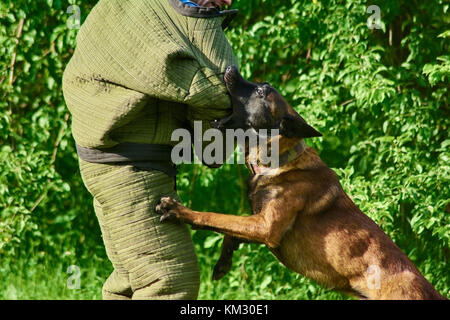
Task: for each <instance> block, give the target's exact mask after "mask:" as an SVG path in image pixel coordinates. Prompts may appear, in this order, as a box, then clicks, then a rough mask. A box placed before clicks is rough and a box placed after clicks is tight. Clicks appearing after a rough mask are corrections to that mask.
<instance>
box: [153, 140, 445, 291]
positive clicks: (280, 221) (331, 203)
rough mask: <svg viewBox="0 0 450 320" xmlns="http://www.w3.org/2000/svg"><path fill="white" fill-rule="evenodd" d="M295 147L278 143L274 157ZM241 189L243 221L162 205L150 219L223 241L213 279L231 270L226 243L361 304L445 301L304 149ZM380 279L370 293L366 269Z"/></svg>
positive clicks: (164, 202) (171, 202)
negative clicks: (261, 248) (243, 245)
mask: <svg viewBox="0 0 450 320" xmlns="http://www.w3.org/2000/svg"><path fill="white" fill-rule="evenodd" d="M299 140H300V139H297V138H285V137H281V138H280V140H279V141H280V153H281V152H283V151H284V150H288V149H289V148H291V147H292V146H293V145H294V144H295V143H298V142H299ZM271 170H272V172H270V174H265V175H255V176H253V177H252V178H251V179H250V181H249V198H250V203H251V207H252V211H253V213H254V214H253V215H250V216H245V217H243V216H237V215H228V214H219V213H212V212H198V211H193V210H191V209H189V208H186V207H184V206H183V205H181V204H180V203H178V202H176V201H174V200H172V199H170V198H163V199H161V203H160V204H159V205H158V207H157V211H158V212H159V213H161V214H163V218H164V219H165V218H167V217H169V216H173V217H176V218H177V219H179V220H181V221H184V222H187V223H190V224H192V225H195V226H196V227H200V228H206V229H211V230H214V231H217V232H221V233H224V234H225V235H226V236H225V239H224V245H223V249H222V255H221V258H220V259H219V263H218V264H217V265H216V270H215V272H216V277H217V278H220V277H221V276H223V274H224V273H226V272H227V271H228V270H229V268H230V267H231V256H232V254H233V250H235V249H236V248H237V242H236V241H235V239H234V238H239V239H243V240H245V241H250V242H259V243H264V244H266V245H267V246H268V247H269V248H270V250H271V251H272V252H273V254H274V255H275V256H276V257H277V258H278V259H279V260H280V261H281V262H282V263H283V264H284V265H285V266H286V267H288V268H289V269H291V270H294V271H296V272H298V273H300V274H302V275H304V276H306V277H308V278H311V279H313V280H315V281H317V282H319V283H321V284H323V285H325V286H327V287H329V288H333V289H336V290H339V291H342V292H346V293H350V294H352V295H354V296H356V297H359V298H368V299H445V298H444V297H443V296H442V295H440V294H439V293H438V292H437V291H436V290H435V289H434V288H433V287H432V286H431V284H430V283H429V282H428V281H427V280H426V279H425V278H424V277H423V276H422V274H421V273H420V272H419V271H418V270H417V268H416V267H415V266H414V265H413V263H412V262H411V261H410V260H409V259H408V257H407V256H406V255H405V254H404V253H403V252H402V251H401V250H400V249H399V248H398V247H397V246H396V245H395V244H394V242H393V241H392V240H391V239H390V238H389V237H388V236H387V235H386V234H385V233H384V232H383V231H382V230H381V229H380V228H379V227H378V226H377V225H376V224H375V222H373V221H372V220H371V219H370V218H369V217H368V216H366V215H365V214H363V213H362V212H361V211H360V210H359V208H358V207H357V206H356V205H355V204H354V203H353V201H352V200H351V199H350V198H349V197H348V196H347V194H346V193H345V192H344V190H343V189H342V187H341V184H340V183H339V180H338V178H337V176H336V174H335V173H334V171H333V170H331V169H330V168H328V167H327V166H326V165H325V164H324V163H323V162H322V160H321V159H320V158H319V156H318V155H317V153H316V151H315V150H314V149H312V148H306V150H305V151H304V152H303V153H302V154H301V156H300V157H298V158H297V159H295V160H294V161H291V162H289V163H288V164H286V165H284V166H282V167H280V168H278V169H271ZM371 266H376V268H378V270H379V271H380V273H379V275H380V278H379V279H380V281H379V287H377V286H376V285H370V284H371V282H369V281H370V280H371V279H372V278H371V273H369V268H371Z"/></svg>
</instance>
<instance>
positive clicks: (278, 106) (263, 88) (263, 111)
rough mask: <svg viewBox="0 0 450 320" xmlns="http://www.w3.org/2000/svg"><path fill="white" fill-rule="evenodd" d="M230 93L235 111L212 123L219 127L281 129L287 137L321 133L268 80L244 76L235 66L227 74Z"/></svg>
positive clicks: (229, 68)
mask: <svg viewBox="0 0 450 320" xmlns="http://www.w3.org/2000/svg"><path fill="white" fill-rule="evenodd" d="M224 81H225V85H226V86H227V89H228V92H229V94H230V96H231V101H232V104H233V113H232V114H231V115H230V116H228V117H226V118H223V119H220V120H218V121H213V122H212V123H211V125H212V127H214V128H218V129H238V128H241V129H244V130H246V129H249V128H253V129H255V130H259V129H279V130H280V134H281V135H283V136H286V137H288V138H293V137H297V138H309V137H319V136H321V135H322V134H321V133H319V132H318V131H317V130H315V129H314V128H313V127H311V126H310V125H308V124H307V123H306V121H305V120H304V119H303V118H302V117H301V116H300V115H299V114H298V113H297V112H295V110H294V109H292V107H290V106H289V104H288V103H287V102H286V101H285V100H284V99H283V97H282V96H281V95H280V94H279V93H278V92H277V91H276V90H275V89H274V88H273V87H272V86H271V85H270V84H269V83H267V82H264V83H253V82H249V81H247V80H245V79H244V78H243V77H242V76H241V75H240V73H239V71H238V70H237V68H236V67H235V66H229V67H228V68H227V69H226V71H225V75H224Z"/></svg>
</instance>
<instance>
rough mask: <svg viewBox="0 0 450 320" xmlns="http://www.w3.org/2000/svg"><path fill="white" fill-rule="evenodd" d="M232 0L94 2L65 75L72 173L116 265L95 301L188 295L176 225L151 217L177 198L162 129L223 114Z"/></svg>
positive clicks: (193, 261)
mask: <svg viewBox="0 0 450 320" xmlns="http://www.w3.org/2000/svg"><path fill="white" fill-rule="evenodd" d="M223 4H227V5H230V4H231V0H198V1H195V0H191V1H187V0H100V1H99V2H98V3H97V4H96V6H95V7H94V8H93V9H92V11H91V12H90V14H89V16H88V17H87V19H86V21H85V22H84V23H83V25H82V27H81V29H80V30H79V33H78V35H77V46H76V49H75V52H74V54H73V56H72V58H71V60H70V62H69V63H68V65H67V67H66V69H65V71H64V75H63V93H64V98H65V101H66V104H67V107H68V109H69V111H70V113H71V116H72V134H73V137H74V140H75V143H76V148H77V153H78V156H79V165H80V172H81V176H82V178H83V182H84V184H85V186H86V188H87V189H88V190H89V192H90V193H91V194H92V196H93V201H94V209H95V213H96V216H97V218H98V221H99V224H100V228H101V231H102V236H103V241H104V244H105V247H106V252H107V255H108V258H109V259H110V260H111V262H112V265H113V267H114V271H113V272H112V274H111V275H110V276H109V278H108V279H107V280H106V282H105V283H104V285H103V290H102V293H103V298H104V299H196V298H197V295H198V288H199V269H198V265H197V257H196V255H195V252H194V247H193V243H192V239H191V238H190V234H189V231H188V228H187V227H186V226H185V225H184V224H176V223H166V224H161V223H159V216H157V215H156V213H155V206H156V204H157V202H158V200H159V199H160V198H161V197H163V196H170V197H175V198H176V197H177V195H176V189H175V177H176V168H175V167H174V165H173V163H172V162H171V157H170V155H171V148H172V147H173V145H175V143H176V142H173V141H171V134H172V132H173V130H175V129H177V128H187V129H190V130H191V128H192V126H193V121H196V120H200V121H203V129H204V130H206V129H208V128H209V122H210V121H211V120H213V119H218V118H222V117H224V116H226V115H228V114H229V113H231V101H230V98H229V96H228V94H227V90H226V88H225V85H224V83H223V74H224V72H225V69H226V67H227V66H229V65H232V64H234V65H237V61H236V58H235V56H234V54H233V52H232V49H231V47H230V44H229V43H228V41H227V39H226V37H225V34H224V32H223V29H224V28H225V27H226V25H227V24H228V23H229V21H230V20H231V19H232V18H233V17H234V16H235V14H236V13H237V12H236V11H237V10H225V11H220V7H221V6H222V5H223Z"/></svg>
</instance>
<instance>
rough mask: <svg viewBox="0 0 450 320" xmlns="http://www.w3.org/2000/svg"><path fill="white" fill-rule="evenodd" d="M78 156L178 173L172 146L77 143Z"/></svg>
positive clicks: (171, 173)
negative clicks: (100, 146)
mask: <svg viewBox="0 0 450 320" xmlns="http://www.w3.org/2000/svg"><path fill="white" fill-rule="evenodd" d="M76 148H77V153H78V156H79V157H80V158H81V159H82V160H84V161H87V162H93V163H115V164H131V165H133V166H135V167H137V168H139V169H143V170H148V169H150V170H158V171H162V172H164V173H166V174H167V175H169V176H171V177H175V176H176V175H177V169H176V166H175V165H174V164H173V162H172V159H171V153H172V146H169V145H164V144H144V143H134V142H123V143H120V144H118V145H116V146H114V147H111V148H85V147H82V146H79V145H76Z"/></svg>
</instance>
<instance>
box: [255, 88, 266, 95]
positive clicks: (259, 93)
mask: <svg viewBox="0 0 450 320" xmlns="http://www.w3.org/2000/svg"><path fill="white" fill-rule="evenodd" d="M256 94H257V95H258V96H260V97H264V89H263V88H261V87H258V88H257V89H256Z"/></svg>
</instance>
